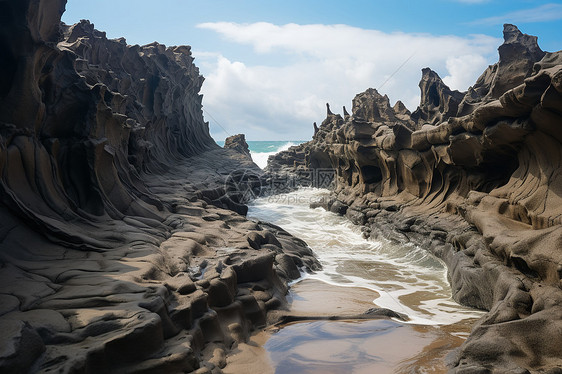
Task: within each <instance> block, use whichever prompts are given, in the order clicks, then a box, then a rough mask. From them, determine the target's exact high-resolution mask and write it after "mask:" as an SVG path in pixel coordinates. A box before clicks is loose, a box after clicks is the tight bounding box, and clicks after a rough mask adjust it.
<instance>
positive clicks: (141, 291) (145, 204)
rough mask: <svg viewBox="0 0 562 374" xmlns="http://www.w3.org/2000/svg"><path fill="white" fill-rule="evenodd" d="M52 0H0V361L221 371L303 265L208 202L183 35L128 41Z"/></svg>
mask: <svg viewBox="0 0 562 374" xmlns="http://www.w3.org/2000/svg"><path fill="white" fill-rule="evenodd" d="M65 3H66V1H65V0H53V1H42V0H41V1H40V0H9V1H3V2H1V3H0V14H2V17H1V18H2V22H0V53H1V54H0V56H1V58H0V64H1V66H0V67H1V69H0V330H1V331H2V333H1V334H0V335H1V338H0V339H1V340H0V371H1V372H3V373H23V372H28V371H31V372H63V373H68V372H73V373H74V372H99V373H101V372H119V373H126V372H151V373H153V372H166V373H172V372H191V371H195V370H198V369H199V372H201V373H202V372H215V373H216V372H219V371H220V368H221V367H224V365H225V364H226V362H225V352H227V351H228V350H230V349H231V348H233V347H235V346H236V344H237V343H238V342H241V341H244V340H245V339H246V337H247V335H248V333H249V332H250V331H251V330H252V329H253V328H255V327H257V326H262V325H263V324H265V322H266V320H267V318H268V314H267V312H268V311H269V310H271V309H275V308H279V307H280V306H282V305H283V303H284V295H285V292H286V284H287V280H288V279H292V278H294V277H296V276H298V274H299V271H298V267H308V268H314V267H317V266H318V264H317V262H316V260H315V259H314V258H313V256H312V254H311V252H310V249H309V248H308V247H307V246H306V244H305V243H303V242H302V241H299V240H298V239H296V238H293V237H292V236H290V235H289V234H287V233H286V232H284V231H283V230H281V229H280V228H278V227H272V226H268V225H267V224H265V223H259V224H258V223H255V222H251V221H248V220H246V219H245V217H243V216H242V215H239V214H238V213H236V212H234V211H232V210H227V209H223V208H224V207H228V208H230V207H232V208H234V209H235V210H237V211H241V212H242V213H243V211H244V208H245V206H244V205H243V204H241V203H240V202H239V201H236V200H235V199H234V200H233V198H232V196H226V192H227V186H226V184H225V179H226V178H227V176H228V175H231V176H232V172H233V171H235V170H237V169H245V170H246V169H250V170H255V171H256V173H258V172H260V171H259V168H257V166H256V165H254V164H253V163H252V162H251V160H248V158H247V157H246V156H244V155H241V154H240V153H238V152H236V151H233V150H228V149H222V148H220V147H218V146H217V145H216V144H215V142H214V141H213V139H212V138H211V137H210V136H209V132H208V125H207V123H205V122H204V120H203V116H202V111H201V96H200V95H199V89H200V87H201V84H202V82H203V78H202V77H201V76H200V75H199V71H198V69H197V67H195V65H193V58H192V57H191V53H190V49H189V47H186V46H179V47H165V46H163V45H160V44H157V43H153V44H150V45H146V46H142V47H140V46H129V45H127V44H126V42H125V40H124V39H117V40H108V39H107V38H106V37H105V34H104V33H102V32H99V31H97V30H95V29H94V27H93V25H92V24H90V23H89V22H87V21H82V22H80V23H79V24H77V25H74V26H64V25H61V24H60V16H61V14H62V12H63V10H64V6H65Z"/></svg>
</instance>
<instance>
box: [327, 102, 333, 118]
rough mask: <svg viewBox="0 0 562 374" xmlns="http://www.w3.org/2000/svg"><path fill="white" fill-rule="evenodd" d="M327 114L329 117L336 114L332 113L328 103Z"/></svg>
mask: <svg viewBox="0 0 562 374" xmlns="http://www.w3.org/2000/svg"><path fill="white" fill-rule="evenodd" d="M326 113H327V115H328V116H333V115H334V113H332V111H331V110H330V104H329V103H326Z"/></svg>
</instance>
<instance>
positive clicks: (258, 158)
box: [250, 142, 297, 169]
mask: <svg viewBox="0 0 562 374" xmlns="http://www.w3.org/2000/svg"><path fill="white" fill-rule="evenodd" d="M294 145H297V143H294V142H286V143H284V144H281V145H280V146H278V147H277V149H275V150H274V151H271V152H254V151H252V150H250V154H251V155H252V160H253V161H254V162H255V163H256V165H258V166H259V167H260V168H262V169H265V167H266V166H267V159H268V158H269V156H273V155H274V154H276V153H279V152H283V151H286V150H287V149H289V148H290V147H292V146H294Z"/></svg>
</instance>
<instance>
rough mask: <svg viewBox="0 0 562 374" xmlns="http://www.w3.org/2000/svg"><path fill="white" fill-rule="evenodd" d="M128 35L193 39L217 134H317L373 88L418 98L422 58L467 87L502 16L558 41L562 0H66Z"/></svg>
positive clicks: (490, 57)
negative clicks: (316, 127) (315, 127)
mask: <svg viewBox="0 0 562 374" xmlns="http://www.w3.org/2000/svg"><path fill="white" fill-rule="evenodd" d="M81 19H88V20H90V21H91V22H92V23H94V25H95V27H96V29H98V30H101V31H105V32H106V33H107V36H108V38H118V37H125V38H126V39H127V43H128V44H131V45H133V44H139V45H144V44H148V43H152V42H154V41H158V42H159V43H162V44H165V45H167V46H174V45H190V46H191V47H192V53H193V56H194V57H195V64H196V65H197V66H198V67H199V69H200V73H201V74H202V75H203V76H204V77H205V82H204V84H203V88H202V92H201V93H202V94H203V111H204V112H203V113H204V116H205V120H206V121H209V124H210V125H209V126H210V131H211V135H212V136H213V137H214V139H215V140H217V141H220V140H224V138H226V137H227V136H230V135H234V134H239V133H244V134H246V139H247V140H309V139H310V138H311V136H312V133H313V126H312V123H313V122H317V123H318V124H320V123H321V122H322V120H323V119H324V118H325V117H326V106H325V104H326V103H330V107H331V109H332V111H333V112H334V113H342V112H343V110H342V106H345V107H346V108H347V109H348V111H349V112H351V103H352V100H353V98H354V97H355V95H356V94H358V93H360V92H363V91H365V90H366V89H367V88H376V89H377V90H378V91H379V92H380V93H381V94H386V95H388V97H389V98H390V101H391V104H394V103H395V102H396V101H398V100H400V101H402V102H403V103H404V104H405V105H406V107H408V109H410V110H411V111H413V110H415V109H416V107H417V106H418V104H419V100H420V92H419V88H418V83H419V80H420V78H421V69H422V68H425V67H429V68H431V69H433V70H434V71H436V72H437V73H438V74H439V76H440V77H441V78H443V80H444V82H445V83H446V84H447V85H449V87H450V88H452V89H457V90H459V91H466V90H467V89H468V87H469V86H470V85H471V84H473V83H474V82H475V81H476V79H477V78H478V77H479V76H480V74H481V73H482V72H483V71H484V70H485V69H486V67H487V66H488V65H490V64H493V63H495V62H496V61H497V59H498V55H497V48H498V47H499V45H500V44H501V43H502V40H503V39H502V30H503V24H504V23H513V24H515V25H517V26H518V27H519V29H520V30H521V31H522V32H523V33H526V34H530V35H536V36H538V37H539V40H538V41H539V46H540V47H541V48H542V49H543V50H545V51H549V52H555V51H558V50H561V49H562V32H561V31H560V30H562V2H560V1H559V2H553V1H529V0H519V1H518V0H511V1H508V0H505V1H504V0H433V1H417V0H410V1H402V0H395V1H378V0H348V1H345V2H344V1H332V0H323V1H318V0H310V1H307V0H298V1H296V0H284V1H277V0H270V1H265V0H198V1H194V0H160V1H158V2H154V1H148V0H96V1H91V0H68V3H67V5H66V12H65V13H64V14H63V17H62V20H63V22H65V23H67V24H73V23H76V22H78V21H80V20H81Z"/></svg>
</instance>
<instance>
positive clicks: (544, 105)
mask: <svg viewBox="0 0 562 374" xmlns="http://www.w3.org/2000/svg"><path fill="white" fill-rule="evenodd" d="M504 39H505V42H504V44H502V46H500V47H499V56H500V60H499V62H498V63H497V64H495V65H493V66H490V67H489V68H488V69H487V70H486V71H485V72H484V74H483V75H482V76H481V77H480V78H479V79H478V81H477V82H476V84H475V85H474V86H473V87H471V88H470V89H469V90H468V91H467V92H465V93H460V92H457V91H451V90H450V89H449V88H448V87H447V86H446V85H445V84H444V83H443V82H442V81H441V79H440V78H439V77H438V76H437V74H435V73H434V72H432V71H431V70H429V69H424V70H423V74H422V80H421V83H420V89H421V91H422V95H421V96H422V99H421V103H420V106H419V107H418V108H417V110H416V111H414V112H413V113H412V114H411V115H408V113H407V112H406V111H405V110H404V108H401V105H399V104H397V105H395V107H394V108H391V107H390V105H389V103H388V99H386V98H385V97H384V96H381V95H379V94H378V93H376V91H375V90H372V89H370V90H367V91H366V92H364V93H362V94H359V95H357V97H356V99H355V100H354V104H357V107H354V111H353V115H352V116H350V117H348V118H342V117H341V116H339V115H337V114H331V113H328V116H327V118H326V119H325V120H324V122H323V123H322V126H320V127H319V128H318V131H317V133H316V134H315V135H314V137H313V139H312V140H311V141H310V142H308V143H304V144H302V145H300V146H299V147H298V148H297V149H295V150H292V153H294V154H301V155H304V165H303V166H301V167H300V169H299V170H301V171H302V170H303V168H304V170H305V171H308V172H309V173H310V172H312V171H313V170H314V169H315V168H332V169H334V171H335V172H336V173H337V185H336V186H335V187H334V189H333V194H332V199H331V200H328V201H327V203H326V204H323V206H325V208H326V209H329V210H331V211H333V212H338V213H340V214H346V216H348V217H349V218H350V219H352V220H353V221H354V222H356V223H359V224H365V225H366V226H368V229H367V230H365V233H368V235H371V236H373V237H376V236H379V235H383V236H386V237H389V238H390V239H392V240H397V241H414V242H416V243H418V244H420V245H422V246H423V247H425V248H427V249H428V250H430V251H431V252H433V253H434V254H436V255H437V256H438V257H440V258H442V259H443V260H444V261H445V263H446V264H447V265H448V269H449V279H450V281H451V285H452V289H453V297H454V298H455V299H456V300H458V301H459V302H461V303H463V304H466V305H471V306H474V307H477V308H482V309H486V310H489V313H488V314H486V315H485V317H483V318H482V320H480V321H479V322H478V324H477V325H476V326H475V327H474V329H473V332H472V334H471V336H470V337H469V338H468V340H467V341H466V343H465V344H464V345H463V346H462V347H461V348H460V350H459V351H458V352H457V353H458V354H457V355H456V356H455V357H454V358H453V359H452V361H451V363H450V364H451V372H453V373H476V372H478V373H480V372H482V373H484V372H494V373H504V372H505V373H515V372H521V373H524V372H525V373H526V372H533V373H539V372H547V371H548V370H551V369H552V370H555V368H559V367H561V366H562V349H561V348H560V342H559V340H560V324H561V323H562V315H561V309H560V308H561V303H560V300H562V291H561V290H560V287H561V284H562V283H561V282H562V281H561V278H562V270H561V269H562V252H561V251H560V248H561V243H562V241H561V238H562V192H561V191H562V190H561V188H562V180H561V179H560V178H561V175H562V173H561V170H562V168H561V167H562V127H561V126H560V124H562V95H561V92H562V90H561V85H560V82H561V81H562V79H561V78H560V77H562V52H556V53H545V52H543V51H541V50H540V48H539V47H538V45H537V38H536V37H533V36H529V35H524V34H522V33H521V32H520V31H519V30H518V29H517V28H516V27H515V26H513V25H505V26H504ZM285 159H286V156H285V155H283V154H280V155H277V156H276V157H275V158H274V159H271V160H270V164H269V165H268V168H269V169H282V168H284V170H285V172H288V170H289V166H292V165H283V164H282V163H283V162H284V160H285ZM306 168H308V169H306ZM546 326H549V327H546ZM551 343H552V344H551Z"/></svg>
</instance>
